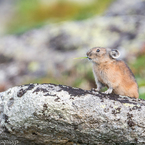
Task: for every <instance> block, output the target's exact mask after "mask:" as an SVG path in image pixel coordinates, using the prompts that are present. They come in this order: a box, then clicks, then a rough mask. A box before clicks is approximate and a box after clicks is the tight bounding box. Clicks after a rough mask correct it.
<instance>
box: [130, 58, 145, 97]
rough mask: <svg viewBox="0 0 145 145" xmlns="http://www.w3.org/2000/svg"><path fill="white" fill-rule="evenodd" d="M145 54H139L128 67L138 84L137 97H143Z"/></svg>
mask: <svg viewBox="0 0 145 145" xmlns="http://www.w3.org/2000/svg"><path fill="white" fill-rule="evenodd" d="M144 64H145V55H139V56H138V57H137V59H136V61H135V62H133V63H130V67H131V69H132V71H133V73H134V75H135V78H136V80H137V83H138V86H139V98H142V99H145V65H144Z"/></svg>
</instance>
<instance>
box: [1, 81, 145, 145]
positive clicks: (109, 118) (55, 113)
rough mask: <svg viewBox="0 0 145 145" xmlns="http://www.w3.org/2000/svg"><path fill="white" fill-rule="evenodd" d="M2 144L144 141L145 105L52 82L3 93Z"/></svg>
mask: <svg viewBox="0 0 145 145" xmlns="http://www.w3.org/2000/svg"><path fill="white" fill-rule="evenodd" d="M0 112H1V114H0V133H1V135H0V140H13V141H14V140H17V142H19V143H20V144H22V145H23V144H28V145H31V144H32V145H33V144H69V143H79V144H90V145H91V144H92V145H93V144H99V145H100V144H102V145H108V144H111V145H113V144H114V145H115V144H117V143H119V144H123V145H124V144H131V143H135V144H136V143H140V144H144V143H145V121H144V120H145V101H144V100H141V99H139V100H136V99H134V98H129V97H123V96H117V95H113V94H112V95H106V94H103V93H98V92H94V91H87V90H82V89H79V88H72V87H69V86H62V85H54V84H28V85H23V86H18V87H14V88H11V89H8V90H7V91H5V92H2V93H0Z"/></svg>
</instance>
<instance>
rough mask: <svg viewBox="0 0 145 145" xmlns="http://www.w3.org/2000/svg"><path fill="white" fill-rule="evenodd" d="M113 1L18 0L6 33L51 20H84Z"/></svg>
mask: <svg viewBox="0 0 145 145" xmlns="http://www.w3.org/2000/svg"><path fill="white" fill-rule="evenodd" d="M113 1H114V0H94V1H92V2H90V3H86V4H84V3H82V4H80V3H77V2H73V1H67V0H57V1H56V2H53V3H50V2H49V3H44V2H42V1H41V0H18V1H17V3H16V13H15V15H14V17H12V19H11V21H10V22H9V24H8V31H7V33H23V32H25V31H27V30H29V29H32V28H34V27H41V26H42V25H44V24H48V23H51V22H61V21H67V20H84V19H87V18H90V17H92V16H95V15H97V14H102V13H103V12H104V11H105V10H106V8H107V7H108V6H109V4H110V3H111V2H113Z"/></svg>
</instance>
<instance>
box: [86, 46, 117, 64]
mask: <svg viewBox="0 0 145 145" xmlns="http://www.w3.org/2000/svg"><path fill="white" fill-rule="evenodd" d="M86 55H87V57H88V59H89V60H91V61H92V62H96V63H97V62H98V63H99V62H103V61H109V60H113V59H116V58H118V57H119V56H120V53H119V51H118V50H116V49H113V50H111V49H110V48H103V47H94V48H92V49H91V50H89V51H88V52H87V54H86Z"/></svg>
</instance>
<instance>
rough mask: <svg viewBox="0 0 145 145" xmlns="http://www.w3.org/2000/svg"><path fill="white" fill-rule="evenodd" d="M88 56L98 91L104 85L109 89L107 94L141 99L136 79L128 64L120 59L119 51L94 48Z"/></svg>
mask: <svg viewBox="0 0 145 145" xmlns="http://www.w3.org/2000/svg"><path fill="white" fill-rule="evenodd" d="M86 55H87V58H88V59H89V60H90V61H91V62H92V63H93V74H94V77H95V81H96V85H97V89H96V90H97V91H100V89H101V88H102V85H104V86H107V87H108V90H107V91H105V93H106V94H111V93H114V94H117V95H122V96H129V97H134V98H138V97H139V94H138V85H137V83H136V80H135V77H134V75H133V73H132V71H131V70H130V68H129V67H128V66H127V64H126V63H125V62H124V61H122V60H119V59H118V57H119V56H120V52H119V51H118V50H117V49H114V50H111V49H110V48H103V47H94V48H92V49H91V50H89V51H88V52H87V54H86Z"/></svg>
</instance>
